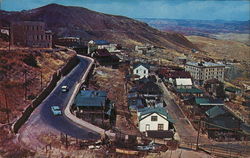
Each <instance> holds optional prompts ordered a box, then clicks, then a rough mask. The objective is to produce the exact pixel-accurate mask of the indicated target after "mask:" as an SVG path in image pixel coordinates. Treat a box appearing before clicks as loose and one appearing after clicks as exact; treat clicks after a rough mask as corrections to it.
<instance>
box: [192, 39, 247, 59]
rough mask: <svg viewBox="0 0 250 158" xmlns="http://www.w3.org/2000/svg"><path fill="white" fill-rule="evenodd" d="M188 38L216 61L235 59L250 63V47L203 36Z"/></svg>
mask: <svg viewBox="0 0 250 158" xmlns="http://www.w3.org/2000/svg"><path fill="white" fill-rule="evenodd" d="M187 38H188V39H189V40H190V41H191V42H193V43H194V44H196V45H197V46H198V47H199V48H200V49H201V50H203V51H205V52H208V54H209V56H211V57H212V58H214V59H228V60H232V59H235V60H238V61H245V62H248V63H250V46H247V45H246V44H244V43H240V42H235V41H226V40H216V39H211V38H206V37H201V36H187Z"/></svg>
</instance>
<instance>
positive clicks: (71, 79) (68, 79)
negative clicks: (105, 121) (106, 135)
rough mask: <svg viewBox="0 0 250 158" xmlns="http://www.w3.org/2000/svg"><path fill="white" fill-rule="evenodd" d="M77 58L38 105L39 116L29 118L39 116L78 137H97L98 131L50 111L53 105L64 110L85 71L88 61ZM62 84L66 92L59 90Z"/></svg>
mask: <svg viewBox="0 0 250 158" xmlns="http://www.w3.org/2000/svg"><path fill="white" fill-rule="evenodd" d="M78 58H79V59H80V63H79V64H78V65H77V66H76V67H75V68H74V69H73V70H72V71H71V72H70V73H69V74H68V75H67V76H65V77H64V78H63V79H61V80H60V81H59V82H58V84H57V86H56V88H55V89H54V90H53V91H52V93H51V94H50V95H49V96H48V97H47V98H46V99H45V100H44V101H43V102H42V103H41V104H40V105H39V108H38V110H39V112H38V115H40V116H33V117H32V116H31V118H30V119H32V118H35V117H40V119H41V120H42V121H43V123H45V124H47V125H49V126H51V127H52V128H55V129H56V130H58V131H60V132H62V133H64V134H67V135H70V136H72V137H75V138H78V139H97V138H99V137H100V136H99V134H98V133H96V132H94V131H91V130H90V129H87V128H84V127H79V126H78V125H76V124H75V123H74V122H72V121H70V120H69V119H68V118H67V117H66V116H65V115H64V114H63V115H61V116H54V115H53V113H52V111H51V106H53V105H57V106H59V107H60V108H61V110H62V112H63V111H64V109H65V107H66V105H67V103H68V101H69V99H70V96H71V95H72V93H73V91H74V86H75V85H76V83H77V82H78V81H79V80H80V78H81V76H82V75H83V74H84V73H85V71H86V68H87V66H88V64H89V61H88V60H86V59H84V58H82V57H78ZM64 85H67V86H68V87H69V91H68V92H61V87H62V86H64ZM41 120H40V121H41Z"/></svg>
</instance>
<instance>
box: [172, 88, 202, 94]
mask: <svg viewBox="0 0 250 158" xmlns="http://www.w3.org/2000/svg"><path fill="white" fill-rule="evenodd" d="M176 92H177V93H203V91H202V90H201V89H198V88H191V89H185V88H180V89H176Z"/></svg>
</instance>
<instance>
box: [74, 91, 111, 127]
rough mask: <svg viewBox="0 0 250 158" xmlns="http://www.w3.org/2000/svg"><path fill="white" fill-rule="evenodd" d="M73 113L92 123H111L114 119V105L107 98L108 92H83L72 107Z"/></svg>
mask: <svg viewBox="0 0 250 158" xmlns="http://www.w3.org/2000/svg"><path fill="white" fill-rule="evenodd" d="M71 110H72V111H73V113H74V114H75V115H76V116H77V117H79V118H82V119H85V120H90V121H92V122H96V123H97V122H99V123H103V121H104V120H107V122H109V120H110V118H111V117H113V116H112V115H113V112H114V105H113V103H111V102H110V100H109V99H108V98H107V92H105V91H94V90H81V91H80V92H79V93H78V94H77V96H76V98H75V101H74V103H73V105H72V108H71Z"/></svg>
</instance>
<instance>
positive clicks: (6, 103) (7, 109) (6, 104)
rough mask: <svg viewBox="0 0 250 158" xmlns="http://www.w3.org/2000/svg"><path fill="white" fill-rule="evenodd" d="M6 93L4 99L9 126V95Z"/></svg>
mask: <svg viewBox="0 0 250 158" xmlns="http://www.w3.org/2000/svg"><path fill="white" fill-rule="evenodd" d="M3 92H4V98H5V111H6V115H7V120H8V124H9V123H10V115H9V108H8V101H7V95H6V93H5V91H3Z"/></svg>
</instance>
